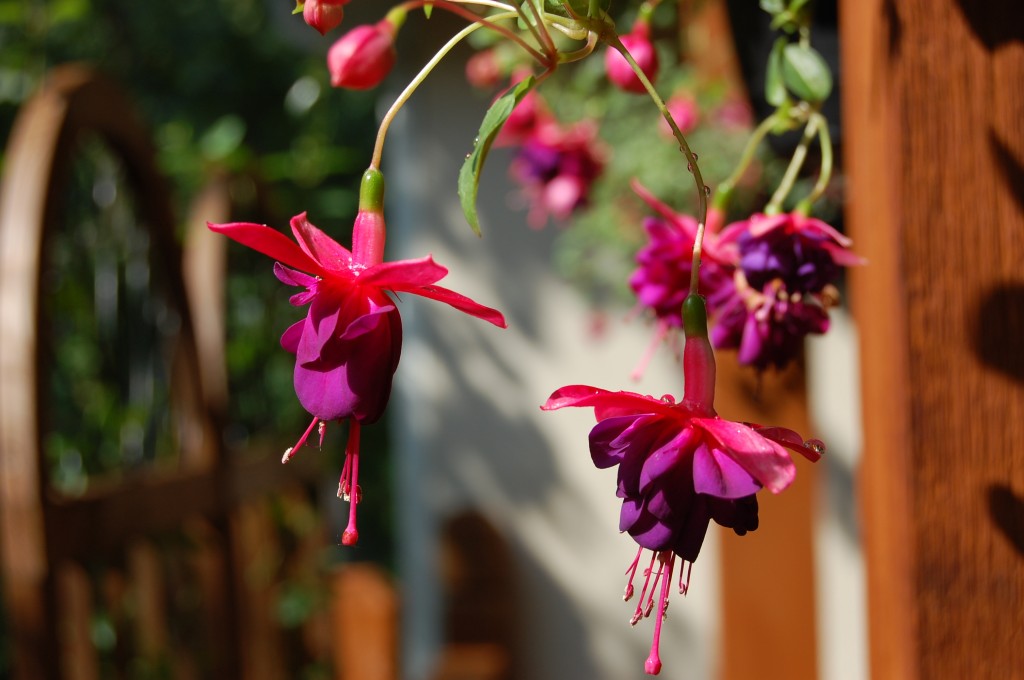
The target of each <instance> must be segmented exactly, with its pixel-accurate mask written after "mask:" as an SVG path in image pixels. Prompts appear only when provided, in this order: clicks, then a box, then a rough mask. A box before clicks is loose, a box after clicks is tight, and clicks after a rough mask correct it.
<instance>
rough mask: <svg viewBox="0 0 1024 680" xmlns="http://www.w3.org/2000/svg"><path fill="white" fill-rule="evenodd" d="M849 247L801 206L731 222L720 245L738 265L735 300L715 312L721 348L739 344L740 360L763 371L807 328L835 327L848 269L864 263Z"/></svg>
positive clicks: (784, 357) (793, 351) (790, 353)
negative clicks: (834, 308)
mask: <svg viewBox="0 0 1024 680" xmlns="http://www.w3.org/2000/svg"><path fill="white" fill-rule="evenodd" d="M850 245H851V241H850V239H848V238H847V237H845V236H843V235H842V234H840V233H839V232H838V231H836V230H835V229H833V228H832V227H830V226H829V225H828V224H826V223H824V222H822V221H821V220H818V219H814V218H812V217H808V216H806V215H804V214H802V213H799V212H793V213H786V214H781V215H770V216H769V215H761V214H756V215H753V216H751V217H750V219H748V220H744V221H741V222H736V223H734V224H731V225H729V226H728V227H727V228H726V229H725V230H724V231H723V232H722V233H721V234H720V235H719V238H718V241H717V246H718V249H719V253H723V252H725V253H729V254H730V256H731V258H732V260H733V261H734V262H735V263H736V269H735V273H734V277H733V294H732V298H731V299H730V300H729V301H728V302H727V303H726V304H723V305H721V307H720V309H719V312H718V315H717V317H716V318H715V327H714V329H713V331H712V334H711V339H712V342H713V343H714V345H715V347H718V348H723V349H733V348H735V349H738V350H739V356H738V358H739V361H740V363H743V364H747V365H751V366H754V367H756V368H758V369H761V370H763V369H765V368H768V367H769V366H775V367H776V368H781V367H783V366H785V365H786V364H787V363H788V362H789V361H791V360H792V359H793V358H794V357H795V356H796V355H797V354H798V353H799V351H800V348H801V347H802V345H803V339H804V337H805V336H806V335H807V334H809V333H824V332H825V331H827V330H828V327H829V318H828V308H829V306H831V305H832V304H833V303H834V301H835V299H836V298H837V297H838V292H837V291H836V289H835V286H834V283H835V282H836V281H837V280H838V278H839V274H840V272H841V271H842V268H843V267H849V266H853V265H860V264H863V263H864V260H863V258H861V257H860V256H858V255H856V254H854V253H853V252H851V251H850V249H849V248H850Z"/></svg>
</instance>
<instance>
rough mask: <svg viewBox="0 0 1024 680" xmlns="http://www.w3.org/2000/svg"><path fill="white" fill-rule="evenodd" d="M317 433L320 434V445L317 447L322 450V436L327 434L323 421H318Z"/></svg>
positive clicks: (325, 424)
mask: <svg viewBox="0 0 1024 680" xmlns="http://www.w3.org/2000/svg"><path fill="white" fill-rule="evenodd" d="M318 431H319V433H320V445H319V446H320V448H321V449H322V448H324V435H325V434H327V423H325V422H324V421H322V420H321V421H320V427H319V428H318Z"/></svg>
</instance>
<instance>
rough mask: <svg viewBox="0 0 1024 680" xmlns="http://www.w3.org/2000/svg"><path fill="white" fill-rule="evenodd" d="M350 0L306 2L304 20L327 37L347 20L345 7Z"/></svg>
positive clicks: (312, 0)
mask: <svg viewBox="0 0 1024 680" xmlns="http://www.w3.org/2000/svg"><path fill="white" fill-rule="evenodd" d="M349 2H350V0H306V1H305V3H304V4H303V6H302V18H303V19H304V20H305V21H306V23H307V24H309V25H310V26H312V27H313V28H315V29H316V30H317V31H319V32H320V35H327V32H328V31H331V30H334V29H335V28H337V27H338V25H339V24H341V22H342V20H343V19H344V18H345V5H347V4H348V3H349Z"/></svg>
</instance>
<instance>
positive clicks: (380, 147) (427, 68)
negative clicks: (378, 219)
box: [370, 0, 543, 170]
mask: <svg viewBox="0 0 1024 680" xmlns="http://www.w3.org/2000/svg"><path fill="white" fill-rule="evenodd" d="M417 1H418V0H417ZM435 2H436V0H435ZM441 4H442V3H438V6H441ZM516 16H517V14H516V13H515V12H506V13H504V14H499V15H496V16H493V17H491V18H490V21H495V20H497V21H500V20H502V19H512V18H514V17H516ZM490 21H488V22H487V23H473V24H470V25H469V26H466V27H465V28H463V29H462V30H461V31H459V32H458V33H456V34H455V35H454V36H452V38H451V39H450V40H449V41H448V42H446V43H445V44H444V45H443V46H442V47H441V49H440V50H438V51H437V54H435V55H434V56H433V57H431V58H430V61H428V62H427V63H426V64H425V65H424V66H423V68H422V69H420V72H419V73H417V74H416V77H415V78H413V79H412V80H411V81H410V82H409V84H408V85H406V86H405V89H404V90H402V93H401V94H399V95H398V98H396V99H395V101H394V103H392V104H391V108H389V109H388V112H387V113H385V114H384V119H383V120H381V122H380V128H379V129H378V130H377V141H376V142H375V143H374V145H373V156H372V158H371V159H370V168H371V169H374V170H376V169H379V168H380V160H381V156H382V155H383V154H384V138H385V137H387V134H388V128H390V127H391V121H393V120H394V118H395V116H396V115H398V112H399V111H400V110H401V108H402V107H403V106H404V105H405V103H406V102H407V101H408V100H409V97H411V96H412V93H413V92H415V91H416V88H417V87H419V86H420V84H421V83H422V82H423V81H424V80H426V78H427V76H428V75H430V73H431V72H432V71H433V70H434V67H435V66H437V64H438V62H440V61H441V60H442V59H444V58H445V56H447V54H448V53H449V52H451V50H452V49H453V48H454V47H455V46H456V45H458V44H459V43H460V42H461V41H462V39H463V38H465V37H466V36H467V35H469V34H471V33H472V32H473V31H475V30H477V29H479V28H483V27H484V26H487V25H489V24H490ZM503 30H504V29H503ZM529 50H530V51H531V53H534V54H535V56H538V58H540V59H541V61H543V56H542V55H540V54H539V53H537V52H535V51H534V50H533V48H529Z"/></svg>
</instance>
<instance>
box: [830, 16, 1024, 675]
mask: <svg viewBox="0 0 1024 680" xmlns="http://www.w3.org/2000/svg"><path fill="white" fill-rule="evenodd" d="M840 29H841V41H840V43H841V46H842V63H843V102H842V103H843V117H844V126H845V130H844V138H845V139H847V140H855V141H853V142H852V143H849V144H847V145H846V161H847V167H846V173H847V176H848V193H847V198H848V217H849V219H848V221H847V224H848V225H849V228H850V232H851V235H852V236H853V238H854V240H855V241H856V243H857V249H858V251H859V252H861V253H863V254H864V255H865V256H866V257H867V259H868V260H869V264H868V266H866V267H864V268H861V269H860V270H859V271H856V272H854V275H853V279H852V294H851V298H852V301H853V306H854V311H855V312H856V316H857V321H858V328H859V336H860V338H861V343H862V344H861V356H862V360H861V365H862V367H863V401H864V427H865V450H864V461H863V477H862V485H863V493H862V497H861V500H862V504H863V507H864V517H865V525H864V537H865V546H866V553H867V567H868V599H869V617H870V618H869V638H870V645H871V652H870V653H871V669H872V676H873V677H874V678H878V679H884V680H890V679H892V680H916V679H918V678H929V679H939V680H941V679H943V678H1000V679H1002V678H1022V677H1024V625H1022V624H1021V612H1022V611H1024V449H1022V447H1021V441H1022V440H1024V386H1022V380H1024V349H1022V348H1024V276H1022V274H1021V262H1024V199H1022V196H1024V183H1022V181H1021V178H1022V177H1024V141H1022V140H1024V50H1022V49H1021V45H1022V42H1024V5H1022V4H1021V3H1014V2H996V1H994V0H991V1H978V2H966V1H955V0H900V1H898V2H897V1H895V0H857V1H846V2H842V3H840Z"/></svg>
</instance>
